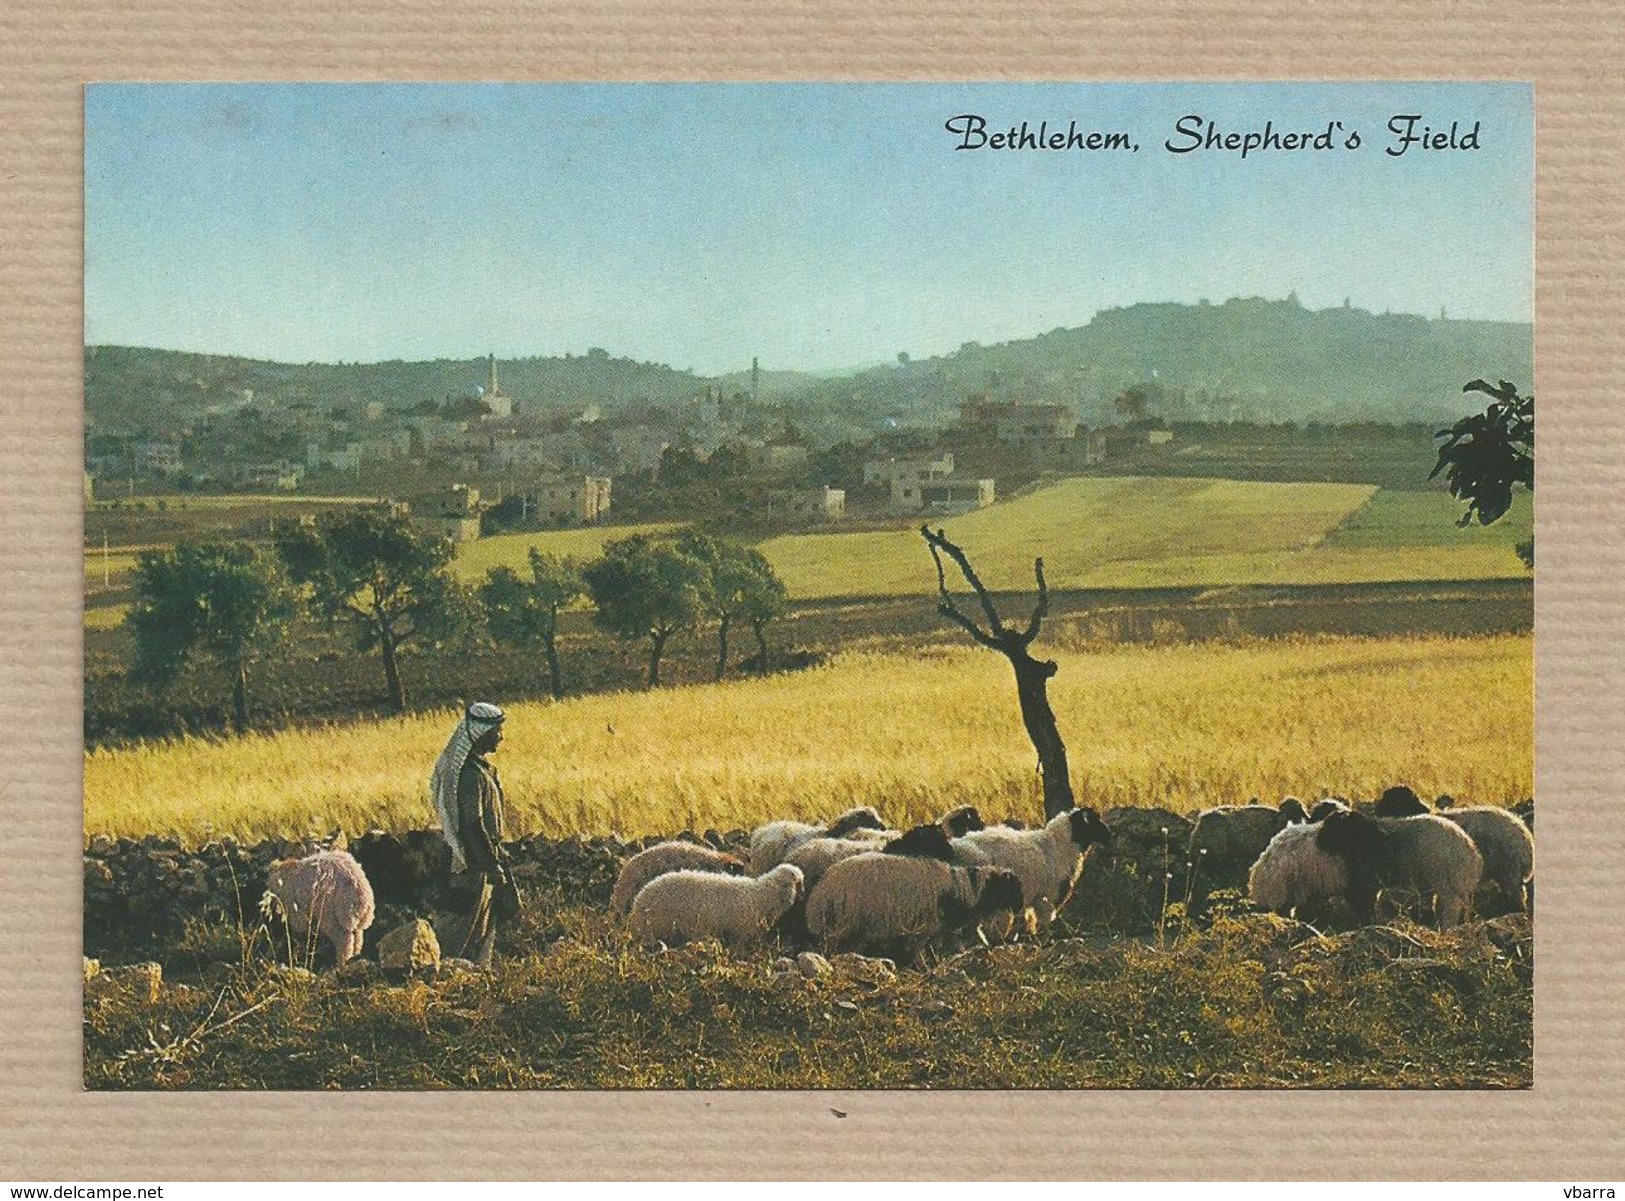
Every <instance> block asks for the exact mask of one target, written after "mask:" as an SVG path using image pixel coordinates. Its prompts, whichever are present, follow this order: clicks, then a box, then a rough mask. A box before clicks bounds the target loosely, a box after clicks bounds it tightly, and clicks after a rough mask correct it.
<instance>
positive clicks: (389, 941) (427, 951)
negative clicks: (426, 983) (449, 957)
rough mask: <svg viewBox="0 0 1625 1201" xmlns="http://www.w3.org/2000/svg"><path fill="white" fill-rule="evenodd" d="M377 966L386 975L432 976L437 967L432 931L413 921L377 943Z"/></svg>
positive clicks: (437, 945) (420, 920)
mask: <svg viewBox="0 0 1625 1201" xmlns="http://www.w3.org/2000/svg"><path fill="white" fill-rule="evenodd" d="M378 966H379V967H380V968H382V969H383V971H384V972H385V973H386V974H388V975H412V974H415V973H420V972H422V973H433V972H434V971H435V970H436V969H437V968H438V967H439V966H440V940H439V939H438V938H436V937H435V933H434V927H433V926H431V925H430V924H429V923H428V922H427V921H425V920H424V919H423V918H421V917H420V918H414V919H413V920H412V921H410V922H408V923H407V924H406V925H404V926H398V927H396V928H395V929H394V930H391V931H390V932H389V933H388V934H386V935H384V936H383V937H382V938H380V939H379V940H378Z"/></svg>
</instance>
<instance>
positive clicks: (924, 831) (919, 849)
mask: <svg viewBox="0 0 1625 1201" xmlns="http://www.w3.org/2000/svg"><path fill="white" fill-rule="evenodd" d="M954 838H955V835H953V834H951V833H950V832H949V830H948V828H947V827H946V826H944V825H943V824H942V823H941V822H929V823H927V824H925V825H923V826H915V827H913V828H912V829H909V830H904V831H903V832H902V833H901V834H899V835H898V836H897V837H896V838H892V839H889V840H887V841H886V843H884V844H883V845H882V847H881V848H880V849H881V850H882V851H883V852H884V853H885V854H887V855H913V856H915V857H916V858H920V859H941V860H942V861H943V862H944V863H952V862H953V860H954V841H953V840H954Z"/></svg>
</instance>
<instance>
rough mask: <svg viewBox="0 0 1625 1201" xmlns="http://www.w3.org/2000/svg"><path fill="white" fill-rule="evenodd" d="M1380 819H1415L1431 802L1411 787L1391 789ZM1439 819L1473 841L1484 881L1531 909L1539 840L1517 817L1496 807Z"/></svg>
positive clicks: (1471, 807)
mask: <svg viewBox="0 0 1625 1201" xmlns="http://www.w3.org/2000/svg"><path fill="white" fill-rule="evenodd" d="M1375 812H1376V814H1377V816H1379V817H1411V816H1415V815H1416V814H1421V813H1426V812H1428V807H1427V802H1426V801H1423V800H1422V799H1421V798H1420V797H1418V796H1417V795H1416V794H1415V793H1414V792H1412V791H1411V790H1410V789H1408V788H1403V787H1401V788H1390V789H1389V790H1388V791H1387V792H1385V793H1383V794H1382V798H1381V799H1380V800H1379V801H1378V802H1377V804H1376V808H1375ZM1438 816H1440V817H1442V818H1444V819H1445V820H1446V821H1452V822H1455V823H1456V825H1458V826H1460V827H1461V828H1462V829H1463V830H1465V831H1466V832H1467V837H1469V838H1471V839H1472V840H1473V845H1474V846H1476V847H1477V848H1478V853H1479V854H1480V855H1481V856H1482V857H1483V859H1484V875H1483V877H1482V881H1483V882H1485V883H1490V884H1493V885H1495V887H1496V888H1498V889H1499V890H1500V891H1501V895H1502V896H1503V897H1505V898H1506V900H1507V901H1508V902H1509V903H1511V904H1513V905H1515V906H1517V907H1518V908H1519V909H1527V908H1528V903H1529V896H1528V893H1529V880H1530V878H1531V877H1532V876H1533V875H1534V871H1535V839H1534V836H1533V835H1532V834H1530V833H1529V829H1528V827H1527V826H1525V825H1524V824H1523V822H1522V821H1520V820H1519V819H1518V817H1517V816H1516V815H1514V814H1511V813H1508V812H1507V811H1506V810H1505V809H1499V808H1496V807H1495V806H1494V805H1469V806H1466V807H1465V808H1461V809H1457V808H1454V807H1450V808H1447V809H1446V810H1445V811H1444V812H1442V813H1440V814H1439V815H1438Z"/></svg>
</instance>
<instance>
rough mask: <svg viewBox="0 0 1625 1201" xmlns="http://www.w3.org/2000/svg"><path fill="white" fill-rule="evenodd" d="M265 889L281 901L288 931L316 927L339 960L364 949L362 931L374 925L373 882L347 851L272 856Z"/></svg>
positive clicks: (304, 931)
mask: <svg viewBox="0 0 1625 1201" xmlns="http://www.w3.org/2000/svg"><path fill="white" fill-rule="evenodd" d="M265 891H266V894H267V895H268V896H271V897H275V898H276V900H277V903H278V904H280V905H281V907H282V912H283V913H284V914H285V915H286V917H287V922H288V930H289V932H290V933H293V934H308V933H310V931H311V929H312V928H313V927H314V928H315V930H316V931H317V932H319V933H320V934H321V935H322V937H324V938H326V939H327V941H328V942H330V943H332V944H333V950H334V951H335V952H336V953H337V954H338V961H339V963H340V964H341V965H342V964H345V963H348V962H349V961H350V960H352V959H354V958H355V957H356V956H357V955H359V954H360V953H361V942H362V931H364V930H366V929H367V927H369V926H371V925H372V918H373V898H372V885H371V884H369V883H367V873H366V872H364V871H362V870H361V865H360V864H359V863H357V862H356V861H355V858H354V857H353V856H352V855H350V853H349V852H348V851H317V852H316V853H315V854H313V855H306V856H305V857H304V858H303V859H277V860H274V861H273V862H272V863H271V867H270V870H269V872H268V873H267V875H266V880H265Z"/></svg>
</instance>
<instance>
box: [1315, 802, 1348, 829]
mask: <svg viewBox="0 0 1625 1201" xmlns="http://www.w3.org/2000/svg"><path fill="white" fill-rule="evenodd" d="M1348 811H1349V803H1348V802H1347V801H1345V800H1344V799H1343V798H1342V797H1340V796H1327V797H1321V798H1320V800H1318V801H1316V802H1315V807H1314V808H1313V809H1311V810H1309V820H1310V821H1311V822H1315V823H1319V822H1323V821H1325V820H1326V819H1327V818H1328V817H1329V816H1331V815H1332V814H1333V813H1347V812H1348Z"/></svg>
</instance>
